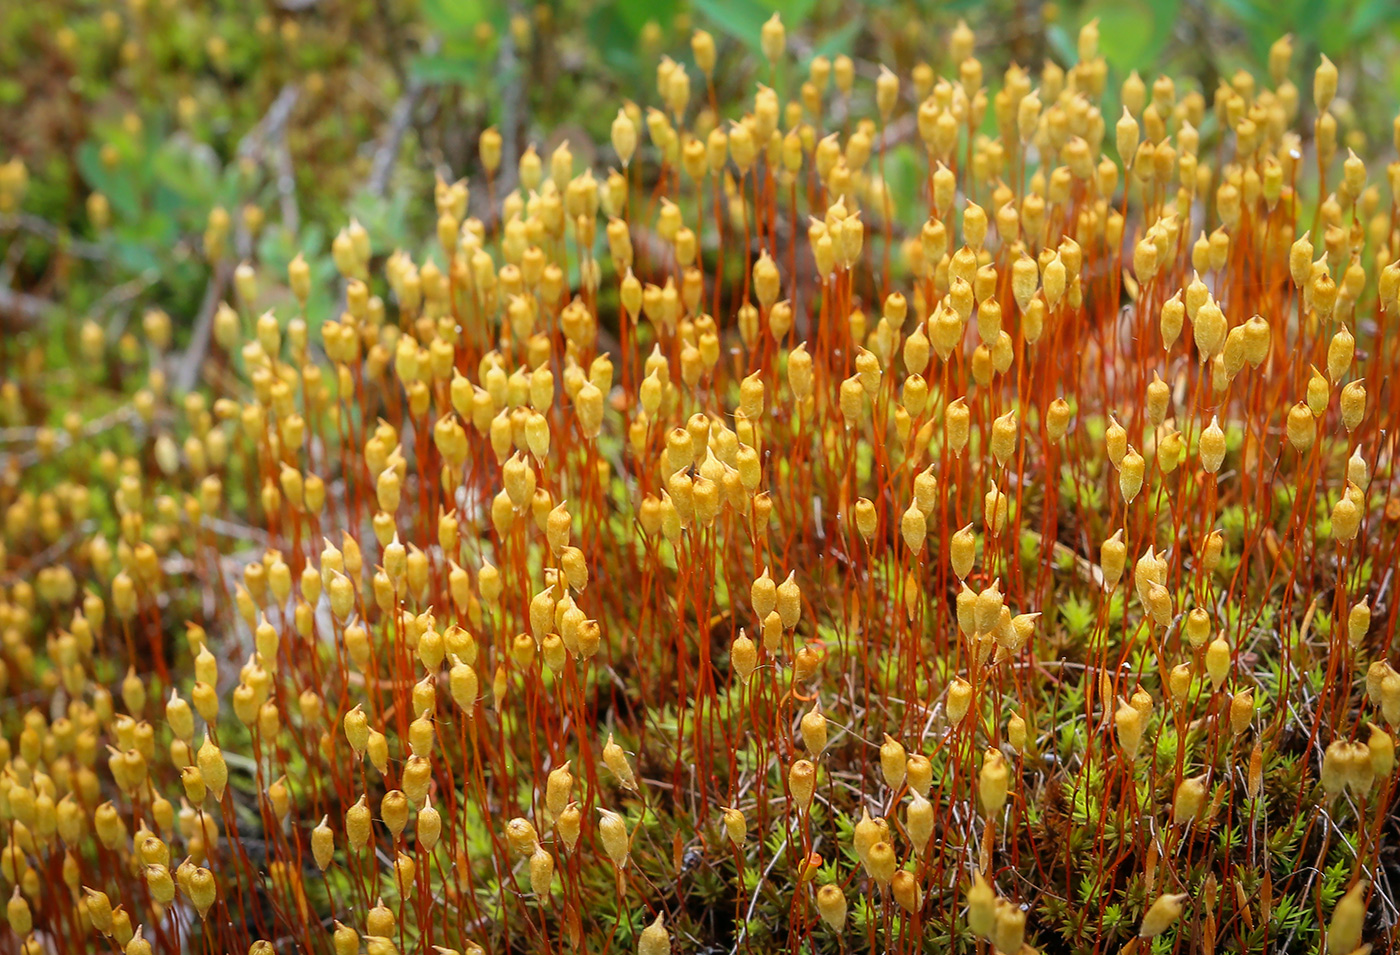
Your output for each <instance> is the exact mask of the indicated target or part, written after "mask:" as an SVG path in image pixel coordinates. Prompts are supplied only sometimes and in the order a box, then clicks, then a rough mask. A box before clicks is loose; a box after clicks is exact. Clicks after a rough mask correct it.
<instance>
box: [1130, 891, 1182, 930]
mask: <svg viewBox="0 0 1400 955" xmlns="http://www.w3.org/2000/svg"><path fill="white" fill-rule="evenodd" d="M1188 898H1189V896H1187V895H1185V894H1184V893H1183V894H1178V895H1159V896H1158V897H1157V899H1156V901H1154V902H1153V903H1152V905H1151V906H1149V907H1148V909H1147V912H1146V914H1144V915H1143V917H1142V924H1141V925H1140V926H1139V927H1138V937H1139V938H1156V937H1157V936H1158V935H1161V934H1162V933H1163V932H1165V931H1166V930H1167V929H1169V928H1171V926H1172V924H1173V923H1174V922H1175V921H1176V920H1177V919H1179V918H1180V917H1181V913H1182V911H1183V910H1184V909H1185V902H1186V900H1187V899H1188Z"/></svg>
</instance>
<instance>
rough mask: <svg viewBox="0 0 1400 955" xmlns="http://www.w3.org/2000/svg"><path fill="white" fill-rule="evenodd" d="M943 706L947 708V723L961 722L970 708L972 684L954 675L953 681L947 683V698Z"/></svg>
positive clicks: (955, 723)
mask: <svg viewBox="0 0 1400 955" xmlns="http://www.w3.org/2000/svg"><path fill="white" fill-rule="evenodd" d="M944 708H945V709H946V710H947V713H948V722H949V723H951V724H953V725H954V726H957V725H958V724H959V723H961V722H962V721H963V717H965V716H967V713H968V710H970V709H971V708H972V684H971V683H969V682H967V681H966V680H964V679H963V678H962V677H960V676H959V677H954V678H953V682H952V683H950V684H948V700H947V702H946V703H945V704H944Z"/></svg>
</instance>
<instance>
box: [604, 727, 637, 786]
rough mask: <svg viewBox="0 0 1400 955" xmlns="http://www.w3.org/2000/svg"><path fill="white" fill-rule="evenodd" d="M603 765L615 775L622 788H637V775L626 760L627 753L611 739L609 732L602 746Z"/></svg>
mask: <svg viewBox="0 0 1400 955" xmlns="http://www.w3.org/2000/svg"><path fill="white" fill-rule="evenodd" d="M603 765H605V766H607V767H608V769H609V771H611V772H612V774H613V775H614V776H616V777H617V781H618V782H619V783H621V784H622V787H623V788H624V789H631V790H633V791H634V792H635V791H636V789H637V777H636V774H635V773H633V772H632V766H631V764H629V763H628V762H627V754H626V753H625V752H623V749H622V747H621V746H619V745H618V744H617V742H616V741H615V740H614V739H613V736H612V734H611V733H609V734H608V741H607V743H606V744H604V746H603Z"/></svg>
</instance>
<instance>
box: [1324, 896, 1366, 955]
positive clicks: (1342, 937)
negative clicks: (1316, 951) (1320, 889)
mask: <svg viewBox="0 0 1400 955" xmlns="http://www.w3.org/2000/svg"><path fill="white" fill-rule="evenodd" d="M1369 887H1370V883H1369V882H1367V881H1366V880H1365V879H1362V880H1361V881H1359V882H1357V883H1356V884H1355V885H1353V886H1352V887H1351V888H1350V889H1348V890H1347V893H1346V894H1345V895H1343V896H1342V897H1341V898H1340V899H1338V900H1337V904H1336V906H1335V907H1334V908H1333V909H1332V920H1331V921H1330V922H1329V923H1328V924H1327V955H1347V953H1349V952H1354V951H1355V950H1356V948H1357V946H1358V945H1360V944H1361V931H1362V929H1363V928H1364V927H1365V924H1366V890H1367V889H1368V888H1369Z"/></svg>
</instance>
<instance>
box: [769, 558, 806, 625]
mask: <svg viewBox="0 0 1400 955" xmlns="http://www.w3.org/2000/svg"><path fill="white" fill-rule="evenodd" d="M775 609H776V610H777V612H778V616H779V617H781V618H782V621H783V628H784V629H785V630H796V629H797V624H798V622H799V621H800V620H801V619H802V589H801V588H800V587H799V586H798V584H797V571H795V570H790V571H788V575H787V576H786V577H785V578H783V582H782V583H781V584H779V585H778V590H777V602H776V606H775Z"/></svg>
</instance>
